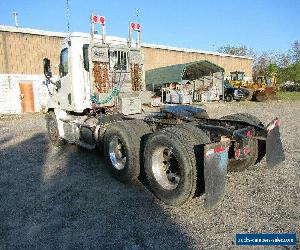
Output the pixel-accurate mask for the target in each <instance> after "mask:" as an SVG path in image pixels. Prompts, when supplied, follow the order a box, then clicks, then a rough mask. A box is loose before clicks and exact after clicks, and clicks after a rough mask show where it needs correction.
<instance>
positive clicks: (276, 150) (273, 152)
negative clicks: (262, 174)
mask: <svg viewBox="0 0 300 250" xmlns="http://www.w3.org/2000/svg"><path fill="white" fill-rule="evenodd" d="M267 132H268V134H267V141H266V160H267V167H268V168H273V167H275V166H276V165H278V164H279V163H281V162H283V161H284V160H285V156H284V151H283V146H282V142H281V139H280V132H279V120H278V119H277V118H276V119H274V120H273V121H272V122H271V123H270V124H269V125H268V126H267Z"/></svg>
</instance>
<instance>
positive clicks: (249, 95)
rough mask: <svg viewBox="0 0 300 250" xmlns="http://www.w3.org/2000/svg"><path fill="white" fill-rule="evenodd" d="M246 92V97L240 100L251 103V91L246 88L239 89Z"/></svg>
mask: <svg viewBox="0 0 300 250" xmlns="http://www.w3.org/2000/svg"><path fill="white" fill-rule="evenodd" d="M241 89H244V90H245V91H246V93H247V94H246V95H245V96H244V97H243V98H242V100H243V101H251V100H252V99H253V90H252V89H248V88H241Z"/></svg>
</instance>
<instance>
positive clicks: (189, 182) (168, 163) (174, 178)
mask: <svg viewBox="0 0 300 250" xmlns="http://www.w3.org/2000/svg"><path fill="white" fill-rule="evenodd" d="M208 142H209V138H208V137H207V136H206V134H205V133H204V132H202V131H201V130H199V129H197V128H196V127H195V126H191V125H183V126H175V127H170V128H167V129H164V130H161V131H157V132H155V133H153V134H152V135H151V136H150V138H149V139H148V141H147V143H146V145H145V150H144V155H145V161H144V168H145V172H146V177H147V181H148V185H149V188H150V189H151V191H152V192H153V194H154V195H155V196H156V197H157V198H159V199H160V200H162V201H163V202H165V203H166V204H167V205H170V206H180V205H182V204H184V203H186V202H188V201H189V200H191V199H192V198H193V197H194V196H195V194H196V193H197V190H200V189H203V188H204V182H203V179H202V180H201V177H200V178H198V177H199V176H202V177H203V157H201V155H203V144H205V143H208ZM196 155H197V157H196ZM199 159H200V160H199ZM201 191H203V190H201ZM201 191H200V192H201Z"/></svg>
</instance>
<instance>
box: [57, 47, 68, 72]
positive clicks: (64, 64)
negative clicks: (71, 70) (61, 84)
mask: <svg viewBox="0 0 300 250" xmlns="http://www.w3.org/2000/svg"><path fill="white" fill-rule="evenodd" d="M59 73H60V76H61V77H63V76H66V75H67V74H68V49H67V48H65V49H63V50H62V51H61V53H60V64H59Z"/></svg>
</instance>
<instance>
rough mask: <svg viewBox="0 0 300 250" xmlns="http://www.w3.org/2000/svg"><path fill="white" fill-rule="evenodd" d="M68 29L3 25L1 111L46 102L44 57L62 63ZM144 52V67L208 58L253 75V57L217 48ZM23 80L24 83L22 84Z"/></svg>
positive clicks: (156, 47) (151, 46) (146, 48)
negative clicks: (26, 98) (29, 100)
mask: <svg viewBox="0 0 300 250" xmlns="http://www.w3.org/2000/svg"><path fill="white" fill-rule="evenodd" d="M66 36H67V34H66V33H60V32H49V31H42V30H34V29H27V28H16V27H11V26H3V25H0V113H21V112H23V111H39V110H40V109H41V108H42V106H43V105H45V103H46V99H47V90H46V88H45V86H44V85H43V84H42V81H43V66H42V59H43V58H44V57H48V58H49V59H50V60H51V62H52V65H53V66H52V68H53V73H54V74H57V73H58V68H57V67H54V66H55V65H57V64H58V63H59V54H60V46H61V42H62V39H63V38H65V37H66ZM142 50H143V52H144V56H145V70H148V69H154V68H159V67H163V66H169V65H174V64H180V63H186V62H193V61H199V60H208V61H210V62H212V63H214V64H217V65H219V66H220V67H222V68H224V70H225V77H226V76H229V74H230V71H235V70H241V71H245V73H246V77H251V76H252V59H251V58H247V57H241V56H232V55H226V54H220V53H215V52H207V51H200V50H193V49H185V48H175V47H168V46H163V45H157V44H147V43H143V44H142ZM22 84H23V85H22ZM26 84H31V85H32V88H31V89H32V90H30V89H29V90H28V89H27V90H25V92H26V91H27V92H26V94H28V93H31V95H32V97H31V98H32V99H33V100H32V104H31V108H29V109H28V107H24V103H23V102H24V100H23V98H24V94H25V92H24V93H23V92H22V91H23V89H22V86H27V85H26Z"/></svg>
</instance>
